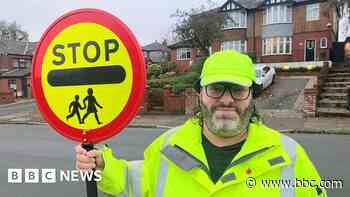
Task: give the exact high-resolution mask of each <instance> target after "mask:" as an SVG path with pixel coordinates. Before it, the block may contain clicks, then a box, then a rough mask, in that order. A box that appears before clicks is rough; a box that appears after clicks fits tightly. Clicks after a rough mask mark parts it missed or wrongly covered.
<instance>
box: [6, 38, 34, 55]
mask: <svg viewBox="0 0 350 197" xmlns="http://www.w3.org/2000/svg"><path fill="white" fill-rule="evenodd" d="M36 45H37V42H25V41H16V40H0V53H6V54H15V55H33V53H34V50H35V47H36Z"/></svg>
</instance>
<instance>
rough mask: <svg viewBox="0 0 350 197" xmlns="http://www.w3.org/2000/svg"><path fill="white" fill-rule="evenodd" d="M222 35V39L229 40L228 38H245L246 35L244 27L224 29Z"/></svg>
mask: <svg viewBox="0 0 350 197" xmlns="http://www.w3.org/2000/svg"><path fill="white" fill-rule="evenodd" d="M223 33H224V37H223V39H222V40H223V41H226V40H227V41H230V40H245V39H246V38H247V36H246V29H229V30H224V32H223Z"/></svg>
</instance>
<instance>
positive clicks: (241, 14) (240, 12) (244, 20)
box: [223, 10, 248, 30]
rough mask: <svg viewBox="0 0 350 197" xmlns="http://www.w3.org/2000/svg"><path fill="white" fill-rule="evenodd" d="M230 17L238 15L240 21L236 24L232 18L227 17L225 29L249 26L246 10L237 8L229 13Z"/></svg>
mask: <svg viewBox="0 0 350 197" xmlns="http://www.w3.org/2000/svg"><path fill="white" fill-rule="evenodd" d="M228 15H229V17H230V18H231V17H238V18H239V22H238V26H234V23H233V22H232V21H231V19H230V18H228V19H226V22H225V24H224V27H223V30H226V29H238V28H247V20H248V14H247V11H245V10H238V11H237V10H235V11H231V12H230V13H228Z"/></svg>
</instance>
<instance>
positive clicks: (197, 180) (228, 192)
mask: <svg viewBox="0 0 350 197" xmlns="http://www.w3.org/2000/svg"><path fill="white" fill-rule="evenodd" d="M201 132H202V129H201V127H200V126H199V124H198V121H196V120H195V119H190V120H188V121H187V122H186V123H185V124H183V125H182V126H180V127H177V128H174V129H171V130H169V131H167V132H165V133H163V134H162V135H161V136H160V137H158V138H157V139H156V140H155V141H154V142H153V143H152V144H151V145H149V146H148V148H147V149H146V150H145V152H144V159H143V160H142V161H131V162H129V161H125V160H120V159H116V158H115V157H114V156H113V155H112V150H111V149H110V148H108V147H105V148H104V149H103V158H104V161H105V167H104V170H103V171H102V180H101V181H100V182H98V184H97V185H98V188H99V190H101V191H102V192H104V193H106V194H109V195H112V196H140V197H141V196H149V197H153V196H155V197H163V196H164V197H173V196H174V197H175V196H185V197H196V196H198V197H206V196H212V197H229V196H248V197H249V196H269V197H273V196H285V197H293V196H298V197H307V196H315V197H316V196H323V197H324V196H327V195H326V192H325V189H323V188H322V187H319V186H317V184H318V183H319V182H320V176H319V175H318V173H317V171H316V169H315V167H314V165H313V164H312V162H311V161H310V159H309V158H308V156H307V154H306V153H305V151H304V149H303V148H302V147H301V146H300V145H299V144H298V143H296V142H295V141H294V140H293V139H291V138H290V137H287V136H286V135H283V134H281V133H279V132H277V131H275V130H273V129H270V128H268V127H267V126H265V125H264V124H263V123H260V122H252V123H250V124H249V128H248V136H247V139H246V142H245V143H244V144H243V146H242V148H241V150H240V152H239V153H238V154H237V155H236V156H235V157H234V158H233V160H232V162H231V164H230V165H229V166H228V167H227V169H226V170H225V172H224V173H223V175H222V176H221V178H220V179H219V181H218V182H217V183H216V184H215V183H213V182H212V180H211V178H210V176H209V170H210V169H209V166H208V162H207V159H206V155H205V152H204V149H203V147H202V143H201V140H202V137H201ZM306 181H308V182H306ZM279 183H280V185H279ZM266 184H271V185H270V186H268V185H266ZM273 184H275V185H273ZM293 185H297V187H293ZM308 185H309V187H307V186H308ZM301 186H305V187H301Z"/></svg>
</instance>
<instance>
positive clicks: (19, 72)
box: [0, 68, 30, 78]
mask: <svg viewBox="0 0 350 197" xmlns="http://www.w3.org/2000/svg"><path fill="white" fill-rule="evenodd" d="M29 75H30V68H22V69H18V68H17V69H12V70H10V71H7V72H4V73H2V74H1V75H0V77H1V78H16V77H25V76H29Z"/></svg>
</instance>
